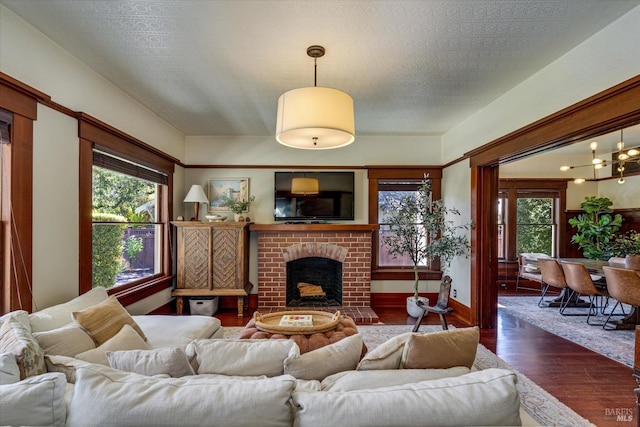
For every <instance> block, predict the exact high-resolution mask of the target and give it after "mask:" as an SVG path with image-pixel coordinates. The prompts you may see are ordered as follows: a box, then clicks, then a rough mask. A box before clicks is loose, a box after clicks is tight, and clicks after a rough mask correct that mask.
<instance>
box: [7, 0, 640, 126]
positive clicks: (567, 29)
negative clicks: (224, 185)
mask: <svg viewBox="0 0 640 427" xmlns="http://www.w3.org/2000/svg"><path fill="white" fill-rule="evenodd" d="M0 3H2V4H4V5H5V6H7V7H8V8H9V9H11V10H12V11H14V12H15V13H17V14H18V15H19V16H21V17H22V18H23V19H25V20H26V21H27V22H29V23H31V24H32V25H33V26H34V27H36V28H37V29H38V30H40V31H41V32H43V33H44V34H46V35H48V36H49V37H50V38H51V39H52V40H54V41H55V42H56V43H58V44H59V45H60V46H62V47H63V48H64V49H66V50H68V51H69V52H71V53H72V54H73V55H75V56H76V57H78V58H79V59H80V60H82V61H83V62H85V63H87V64H88V65H89V66H90V67H92V68H93V69H94V70H95V71H97V72H98V73H100V74H101V75H103V76H104V77H105V78H107V79H108V80H110V81H111V82H112V83H114V84H115V85H116V86H118V87H120V88H121V89H122V90H124V91H125V92H126V93H128V94H130V95H131V96H132V97H133V98H135V99H136V100H138V101H139V102H140V103H142V104H144V105H145V106H146V107H148V108H149V109H151V110H152V111H154V112H155V113H156V114H157V115H158V116H160V117H162V118H163V119H165V120H166V121H167V122H169V123H170V124H172V125H173V126H175V127H176V128H177V129H178V130H180V131H181V132H183V133H184V134H185V135H272V134H273V133H274V131H275V115H276V105H277V100H278V97H279V96H280V95H281V94H282V93H283V92H285V91H287V90H290V89H293V88H296V87H302V86H312V85H313V60H312V59H311V58H309V57H308V56H307V55H306V48H307V47H308V46H310V45H313V44H320V45H323V46H324V47H325V48H326V51H327V53H326V55H325V56H324V57H323V58H320V59H318V86H329V87H335V88H338V89H341V90H343V91H345V92H348V93H349V94H350V95H351V96H352V97H353V98H354V102H355V108H356V137H357V135H440V134H442V133H444V132H446V131H447V130H449V129H451V128H452V127H453V126H454V125H456V124H457V123H459V122H461V121H462V120H463V119H465V118H467V117H468V116H469V115H471V114H472V113H473V112H475V111H477V110H478V109H480V108H482V107H484V106H485V105H487V104H488V103H490V102H491V101H493V100H494V99H496V98H497V97H499V96H500V95H501V94H503V93H505V92H507V91H508V90H510V89H511V88H513V87H514V86H516V85H517V84H518V83H520V82H522V81H523V80H525V79H526V78H528V77H529V76H531V75H532V74H534V73H535V72H537V71H538V70H540V69H541V68H543V67H544V66H546V65H547V64H549V63H551V62H553V61H554V60H555V59H557V58H558V57H560V56H561V55H563V54H564V53H565V52H567V51H569V50H570V49H572V48H573V47H575V46H577V45H578V44H580V43H581V42H582V41H584V40H585V39H587V38H589V37H590V36H591V35H593V34H595V33H596V32H598V31H599V30H601V29H602V28H603V27H605V26H607V25H608V24H610V23H611V22H612V21H614V20H615V19H617V18H618V17H620V16H622V15H623V14H625V13H626V12H627V11H629V10H630V9H632V8H633V7H635V6H637V5H638V4H640V0H606V1H605V0H423V1H407V0H385V1H376V0H369V1H365V0H361V1H357V0H354V1H350V0H342V1H339V0H323V1H318V0H256V1H249V0H244V1H242V0H238V1H222V0H201V1H186V0H182V1H178V0H176V1H163V0H156V1H143V0H121V1H112V0H100V1H88V0H84V1H80V0H70V1H62V0H48V1H41V0H0Z"/></svg>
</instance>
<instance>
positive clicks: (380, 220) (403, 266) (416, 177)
mask: <svg viewBox="0 0 640 427" xmlns="http://www.w3.org/2000/svg"><path fill="white" fill-rule="evenodd" d="M425 174H426V175H428V177H429V179H431V182H432V190H433V196H434V197H435V198H439V197H440V191H441V190H440V185H441V178H442V169H440V168H430V167H414V166H411V167H403V168H382V167H380V168H369V170H368V177H369V223H371V224H379V225H380V229H379V230H378V231H376V232H374V233H373V250H372V251H371V257H372V259H371V266H372V273H371V275H372V279H375V280H385V279H386V280H410V279H413V277H414V276H413V274H414V273H413V262H412V261H411V259H409V257H397V256H396V257H395V258H394V257H393V256H391V255H389V253H388V250H387V248H386V247H385V245H384V242H383V239H382V237H383V236H384V233H385V232H387V230H388V227H387V224H385V222H384V217H383V215H382V212H381V206H382V204H383V203H384V201H385V200H387V198H389V197H391V198H394V197H398V198H399V197H402V196H403V195H407V194H411V193H415V192H416V191H417V189H418V188H419V187H420V184H421V183H422V180H423V179H424V176H425ZM439 268H440V265H439V263H438V262H433V265H431V266H427V265H426V261H425V262H423V263H422V266H421V268H420V272H419V274H420V279H422V280H425V279H430V280H439V279H440V277H441V272H440V271H439Z"/></svg>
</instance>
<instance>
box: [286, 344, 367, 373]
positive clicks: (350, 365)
mask: <svg viewBox="0 0 640 427" xmlns="http://www.w3.org/2000/svg"><path fill="white" fill-rule="evenodd" d="M361 352H362V335H361V334H356V335H351V336H349V337H346V338H343V339H341V340H340V341H338V342H335V343H333V344H329V345H327V346H324V347H321V348H319V349H316V350H312V351H310V352H308V353H304V354H301V355H299V356H294V357H287V358H286V359H285V361H284V373H285V374H290V375H293V376H294V377H296V378H299V379H304V380H318V381H322V380H323V379H324V378H325V377H327V376H329V375H332V374H335V373H338V372H342V371H348V370H353V369H355V368H356V366H358V361H359V360H360V353H361Z"/></svg>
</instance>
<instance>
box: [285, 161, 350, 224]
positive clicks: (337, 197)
mask: <svg viewBox="0 0 640 427" xmlns="http://www.w3.org/2000/svg"><path fill="white" fill-rule="evenodd" d="M353 177H354V173H353V172H275V197H274V200H275V206H274V211H273V212H274V219H275V220H276V221H293V222H295V221H300V222H303V221H306V222H312V221H328V220H352V219H354V197H353V186H354V183H353ZM301 178H302V179H301ZM294 179H295V180H296V181H295V184H294Z"/></svg>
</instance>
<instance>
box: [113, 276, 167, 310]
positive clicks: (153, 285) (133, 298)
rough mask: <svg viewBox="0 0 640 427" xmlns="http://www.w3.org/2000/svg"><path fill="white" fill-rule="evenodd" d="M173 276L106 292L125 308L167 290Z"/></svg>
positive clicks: (156, 278)
mask: <svg viewBox="0 0 640 427" xmlns="http://www.w3.org/2000/svg"><path fill="white" fill-rule="evenodd" d="M172 282H173V276H160V277H154V278H153V279H151V280H149V281H145V282H143V283H139V284H136V285H133V286H130V287H127V288H126V289H122V288H111V289H108V290H107V293H108V294H109V295H114V296H115V297H116V298H117V299H118V301H119V302H120V304H122V305H124V306H127V305H130V304H133V303H134V302H138V301H140V300H143V299H145V298H147V297H149V296H151V295H153V294H156V293H158V292H160V291H162V290H163V289H165V288H169V287H171V286H172V285H173V283H172Z"/></svg>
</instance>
